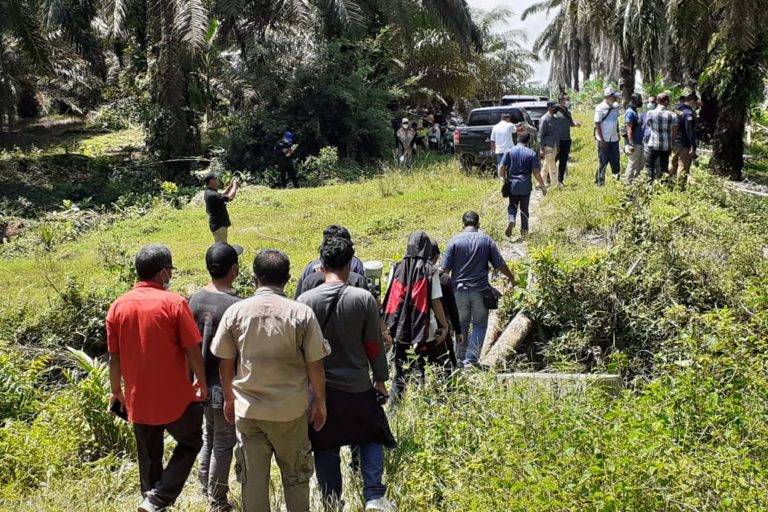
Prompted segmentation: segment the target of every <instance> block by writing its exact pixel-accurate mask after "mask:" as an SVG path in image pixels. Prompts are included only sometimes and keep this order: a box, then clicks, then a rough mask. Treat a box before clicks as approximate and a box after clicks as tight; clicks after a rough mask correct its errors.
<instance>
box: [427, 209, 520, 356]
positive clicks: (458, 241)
mask: <svg viewBox="0 0 768 512" xmlns="http://www.w3.org/2000/svg"><path fill="white" fill-rule="evenodd" d="M462 221H463V224H464V231H463V232H461V233H459V234H458V235H456V236H454V237H453V238H452V239H451V241H450V242H449V243H448V247H446V249H445V255H444V256H443V266H442V268H443V270H444V271H445V272H446V273H449V274H451V278H452V279H453V287H454V290H455V292H456V294H455V295H456V306H457V307H458V308H459V320H460V321H461V333H462V335H463V338H464V340H466V343H457V344H456V359H457V360H458V361H459V366H461V367H464V368H467V367H470V366H473V365H476V364H477V361H478V359H479V357H480V351H481V350H482V348H483V341H484V340H485V331H486V329H487V328H488V308H487V307H486V306H485V302H484V300H483V294H484V293H487V292H489V291H491V285H490V283H489V282H488V264H489V263H490V264H491V265H493V267H494V268H495V269H496V270H498V271H499V272H501V273H502V274H504V275H505V276H506V277H507V279H509V282H510V283H511V284H512V286H514V285H515V276H514V274H512V271H511V270H510V269H509V267H508V266H507V263H506V262H505V261H504V258H503V257H502V256H501V252H499V248H498V247H497V246H496V242H494V241H493V239H492V238H491V237H489V236H488V235H486V234H485V233H483V232H482V231H480V216H479V215H478V214H477V213H476V212H473V211H469V212H466V213H465V214H464V216H463V217H462ZM470 324H471V325H472V337H471V338H470V336H469V326H470Z"/></svg>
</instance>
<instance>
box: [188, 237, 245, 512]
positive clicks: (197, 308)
mask: <svg viewBox="0 0 768 512" xmlns="http://www.w3.org/2000/svg"><path fill="white" fill-rule="evenodd" d="M242 253H243V248H242V247H240V246H239V245H229V244H227V243H225V242H218V243H216V244H213V245H212V246H211V247H209V248H208V251H207V252H206V253H205V266H206V268H207V269H208V273H209V274H210V275H211V281H210V283H208V284H207V285H206V286H205V287H203V288H201V289H199V290H198V291H196V292H195V293H194V294H193V295H192V296H191V297H190V298H189V306H190V308H191V309H192V314H193V315H194V316H195V321H197V327H198V329H200V334H201V335H202V337H203V361H204V362H205V379H206V382H207V383H208V400H207V401H206V402H204V403H203V415H204V417H205V428H204V430H203V449H202V451H201V452H200V468H199V471H198V475H197V476H198V481H199V482H200V487H201V490H202V492H203V495H204V496H205V497H206V498H208V500H209V501H210V508H209V511H210V512H229V511H231V510H233V508H232V505H231V504H230V502H229V500H228V498H227V493H228V492H229V467H230V465H231V463H232V453H233V450H234V447H235V444H236V443H237V437H236V434H235V426H234V425H232V424H231V423H229V422H228V421H227V420H226V418H224V394H223V390H222V387H221V378H220V377H219V361H220V360H219V358H218V357H216V356H215V355H213V354H212V353H211V342H212V341H213V337H214V335H215V334H216V330H217V329H218V328H219V323H220V322H221V317H222V316H223V315H224V312H225V311H226V310H227V309H228V308H229V307H230V306H231V305H233V304H235V303H237V302H239V301H240V300H241V299H240V297H238V296H237V295H235V294H234V292H233V291H232V283H233V282H234V281H235V279H236V278H237V276H238V275H239V274H240V264H239V262H238V256H240V255H241V254H242Z"/></svg>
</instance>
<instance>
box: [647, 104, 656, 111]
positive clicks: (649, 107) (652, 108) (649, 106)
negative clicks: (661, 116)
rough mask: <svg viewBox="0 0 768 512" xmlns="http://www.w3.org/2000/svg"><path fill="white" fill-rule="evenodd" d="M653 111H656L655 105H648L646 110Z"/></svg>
mask: <svg viewBox="0 0 768 512" xmlns="http://www.w3.org/2000/svg"><path fill="white" fill-rule="evenodd" d="M654 109H656V104H655V103H649V104H648V110H654Z"/></svg>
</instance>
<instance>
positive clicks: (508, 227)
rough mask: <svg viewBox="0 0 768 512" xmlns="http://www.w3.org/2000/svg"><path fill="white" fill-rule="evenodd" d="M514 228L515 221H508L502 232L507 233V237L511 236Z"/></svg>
mask: <svg viewBox="0 0 768 512" xmlns="http://www.w3.org/2000/svg"><path fill="white" fill-rule="evenodd" d="M514 230H515V223H514V222H510V223H509V224H508V225H507V230H506V231H504V234H505V235H507V236H508V237H509V236H512V231H514Z"/></svg>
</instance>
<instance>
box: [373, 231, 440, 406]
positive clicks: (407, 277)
mask: <svg viewBox="0 0 768 512" xmlns="http://www.w3.org/2000/svg"><path fill="white" fill-rule="evenodd" d="M442 296H443V294H442V289H441V286H440V276H439V274H438V272H437V269H436V268H435V266H434V265H433V264H432V241H431V240H430V238H429V236H428V235H427V234H426V233H425V232H423V231H415V232H413V233H411V235H410V236H409V237H408V245H407V248H406V252H405V257H404V258H403V260H402V261H401V262H398V263H396V264H395V265H393V267H392V273H391V277H390V280H389V288H388V289H387V293H386V296H385V297H384V320H385V323H386V327H387V330H388V331H389V334H390V335H391V336H392V338H393V340H394V346H395V380H394V383H393V385H392V393H391V396H392V398H393V399H395V400H396V399H398V398H399V397H400V396H401V395H402V393H403V391H404V390H405V385H406V382H407V380H408V377H409V376H410V374H411V372H412V371H413V370H414V369H419V368H420V369H421V370H422V371H423V363H422V365H421V366H420V365H419V364H418V360H419V359H423V357H421V356H424V357H426V358H427V360H428V361H429V362H432V361H433V360H434V361H437V359H439V358H440V356H443V355H444V354H446V350H445V346H444V345H445V339H446V336H447V333H448V321H447V320H446V318H445V311H444V309H443V303H442V300H441V299H442ZM413 360H416V363H415V364H412V363H413V362H414V361H413Z"/></svg>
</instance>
